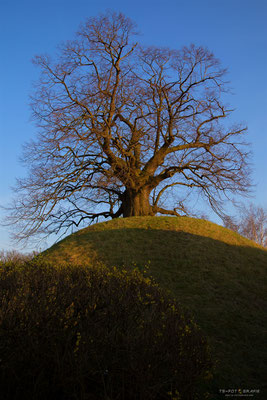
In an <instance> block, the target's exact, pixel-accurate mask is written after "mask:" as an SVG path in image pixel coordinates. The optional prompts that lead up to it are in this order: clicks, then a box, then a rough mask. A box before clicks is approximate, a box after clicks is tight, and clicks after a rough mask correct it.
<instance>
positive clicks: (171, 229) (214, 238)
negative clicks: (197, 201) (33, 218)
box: [44, 217, 267, 399]
mask: <svg viewBox="0 0 267 400" xmlns="http://www.w3.org/2000/svg"><path fill="white" fill-rule="evenodd" d="M44 256H45V257H46V258H47V259H49V260H53V261H57V262H60V263H62V262H63V263H64V262H67V263H69V262H73V263H78V264H79V263H84V262H86V263H94V261H96V260H102V261H104V262H105V263H106V264H107V265H110V266H111V265H116V266H121V265H127V266H131V265H136V266H137V267H139V268H140V269H141V270H142V269H144V268H146V267H147V266H148V267H149V272H150V274H151V275H152V276H153V277H155V278H156V280H157V281H158V282H159V283H160V284H161V286H162V287H164V288H166V289H168V290H169V291H170V292H171V293H172V294H174V296H175V297H176V298H177V299H178V300H179V301H180V302H181V304H182V305H184V306H185V307H187V308H188V309H189V310H190V311H192V313H193V315H194V316H195V319H196V322H197V323H198V324H199V325H200V326H201V327H202V329H203V330H204V332H205V334H206V335H207V337H208V339H209V342H210V344H211V347H212V350H213V354H214V356H215V358H216V360H218V366H217V373H216V374H215V379H214V382H213V388H212V390H213V393H214V398H222V397H223V396H222V395H221V396H217V394H218V391H219V389H220V388H221V389H223V388H225V389H227V388H236V389H239V388H241V389H242V388H243V389H247V388H248V389H258V388H260V390H261V394H260V395H255V396H254V398H257V399H261V398H262V399H265V398H267V397H266V394H264V388H263V387H262V386H263V385H264V383H265V379H266V376H267V374H266V372H267V371H266V364H265V363H266V353H265V352H264V350H265V347H264V339H265V337H264V334H265V332H266V309H267V307H266V306H267V299H266V266H267V251H266V249H264V248H262V247H261V246H258V245H256V244H255V243H254V242H251V241H250V240H248V239H245V238H243V237H242V236H240V235H238V234H236V233H234V232H232V231H230V230H228V229H226V228H223V227H221V226H218V225H216V224H213V223H211V222H208V221H205V220H198V219H194V218H187V217H183V218H172V217H132V218H125V219H116V220H112V221H108V222H104V223H100V224H95V225H92V226H90V227H88V228H85V229H82V230H80V231H78V232H76V233H74V234H72V235H70V236H68V237H67V238H65V239H63V240H62V241H61V242H59V243H57V244H55V245H54V246H52V247H51V248H50V249H49V250H47V251H46V252H45V253H44ZM146 269H147V268H146Z"/></svg>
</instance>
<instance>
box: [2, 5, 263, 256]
mask: <svg viewBox="0 0 267 400" xmlns="http://www.w3.org/2000/svg"><path fill="white" fill-rule="evenodd" d="M107 9H111V10H114V11H121V12H123V13H124V14H125V15H127V16H128V17H130V18H131V19H133V20H134V21H135V22H136V23H137V25H138V29H139V31H140V33H141V36H140V41H141V42H142V43H144V44H147V45H155V46H165V47H166V46H167V47H170V48H180V47H182V46H183V45H189V44H191V43H195V44H197V45H203V46H205V47H207V48H208V49H209V50H212V51H213V52H214V54H215V56H216V57H217V58H219V59H220V60H221V61H222V65H223V66H224V67H227V68H228V70H229V74H228V79H229V80H230V81H231V86H232V88H233V92H234V95H233V96H232V98H231V100H230V101H231V105H232V106H233V107H234V108H235V109H236V111H235V113H234V115H233V120H235V121H236V122H244V123H245V124H246V125H247V126H248V134H247V139H248V141H249V142H251V144H252V150H253V154H254V156H253V178H254V183H255V185H256V186H255V191H254V198H253V199H252V200H253V202H255V203H256V204H258V205H260V206H263V207H267V79H266V75H267V23H266V21H267V1H266V0H223V1H219V0H190V1H185V0H165V1H164V0H162V1H159V0H133V1H127V0H124V1H122V0H113V1H112V2H111V1H108V0H98V1H97V0H42V1H41V0H0V34H1V47H0V54H1V63H0V180H1V186H0V205H4V206H8V204H9V202H10V199H11V197H12V191H11V186H14V184H15V180H16V177H22V176H25V174H26V172H25V170H24V169H23V168H22V166H21V165H20V163H19V157H20V155H21V149H22V144H23V143H24V142H25V141H27V140H29V139H30V138H32V137H34V135H35V131H36V129H35V126H34V124H33V123H32V122H31V121H30V108H29V95H30V93H31V91H32V84H33V82H34V81H36V80H38V76H39V71H38V69H36V67H34V65H33V64H32V62H31V60H32V58H33V56H35V55H36V54H43V53H48V54H50V55H53V54H54V53H55V51H56V47H57V45H58V44H60V43H61V42H62V41H65V40H68V39H72V38H73V37H74V34H75V32H76V31H77V29H78V27H79V24H80V23H81V22H83V21H84V20H85V19H86V18H87V17H90V16H95V15H97V14H99V13H101V12H105V11H106V10H107ZM3 215H4V213H3V211H1V210H0V218H2V216H3ZM216 222H219V221H216ZM48 244H49V243H48ZM10 248H14V245H12V244H11V243H10V240H9V236H8V230H7V228H5V227H0V249H10Z"/></svg>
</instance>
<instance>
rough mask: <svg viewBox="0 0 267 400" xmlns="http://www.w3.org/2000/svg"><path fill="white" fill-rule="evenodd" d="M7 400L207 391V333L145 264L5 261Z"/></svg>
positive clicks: (0, 382)
mask: <svg viewBox="0 0 267 400" xmlns="http://www.w3.org/2000/svg"><path fill="white" fill-rule="evenodd" d="M0 339H1V340H0V359H1V362H0V386H1V396H2V397H1V399H3V400H18V399H19V400H24V399H25V400H26V399H27V400H37V399H38V400H42V399H48V398H49V399H52V400H60V399H62V400H63V399H64V400H75V399H79V400H89V399H90V400H104V399H105V400H137V399H138V400H156V399H157V400H160V399H162V400H164V399H169V400H178V399H179V400H192V399H203V398H204V397H205V398H206V393H205V382H206V380H207V379H208V378H209V377H210V376H211V367H212V361H211V357H210V353H209V349H208V346H207V343H206V339H205V338H204V336H203V334H202V333H201V331H200V330H199V328H198V327H197V326H196V324H195V323H194V321H192V319H191V317H190V316H189V315H188V314H187V313H185V312H184V311H183V310H182V309H181V307H180V305H179V304H178V303H177V302H176V301H175V300H174V299H173V298H172V297H170V296H169V295H166V293H165V292H164V291H163V290H162V289H160V288H159V287H158V285H156V284H155V283H154V282H153V281H151V279H149V278H148V277H144V276H143V275H142V274H141V273H140V272H139V271H138V270H132V271H131V270H130V271H129V270H128V271H127V270H119V269H116V268H112V269H110V268H107V267H104V266H102V265H98V266H97V267H96V266H95V267H92V266H91V267H89V266H87V267H86V266H78V267H77V266H65V267H59V266H57V265H47V264H45V263H43V262H42V261H41V262H39V260H38V258H37V260H35V261H32V262H27V263H24V264H20V265H19V264H16V263H15V264H14V263H6V264H2V265H1V264H0Z"/></svg>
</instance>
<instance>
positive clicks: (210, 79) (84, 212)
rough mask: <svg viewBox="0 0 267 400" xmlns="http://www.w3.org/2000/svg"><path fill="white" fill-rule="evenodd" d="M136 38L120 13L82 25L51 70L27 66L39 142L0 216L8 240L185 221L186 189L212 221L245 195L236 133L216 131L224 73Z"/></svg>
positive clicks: (212, 62) (220, 126)
mask: <svg viewBox="0 0 267 400" xmlns="http://www.w3.org/2000/svg"><path fill="white" fill-rule="evenodd" d="M135 29H136V28H135V25H134V23H133V22H132V21H131V20H130V19H129V18H127V17H125V16H124V15H123V14H120V13H107V14H105V15H100V16H98V17H96V18H89V19H88V20H87V21H86V22H85V23H84V24H83V25H82V26H81V27H80V30H79V31H78V33H77V36H76V38H75V39H74V40H72V41H68V42H66V43H65V44H63V45H61V47H60V48H59V54H58V55H57V57H56V60H55V61H53V60H52V59H51V58H50V57H49V56H47V55H43V56H37V57H35V59H34V62H35V63H36V64H37V65H38V66H39V67H40V69H41V76H40V79H39V81H38V83H37V84H36V88H35V92H34V93H33V95H32V102H31V107H32V111H33V117H34V119H35V121H36V124H37V127H38V136H37V137H36V139H35V140H33V141H31V142H30V143H28V144H26V145H25V152H24V156H23V159H24V161H25V163H26V164H27V166H28V167H29V174H28V177H27V178H23V179H19V180H18V182H17V186H16V188H15V191H16V198H15V200H14V204H13V206H12V210H11V213H10V217H9V218H10V220H11V221H12V223H14V222H15V223H17V224H19V225H20V229H19V230H18V232H17V237H18V238H19V239H20V238H22V239H23V238H27V237H30V236H32V235H34V234H50V233H55V232H56V233H57V232H59V231H61V230H62V229H63V230H66V229H68V228H70V227H71V226H78V225H79V224H80V223H82V222H85V223H88V222H89V221H92V220H95V219H96V218H98V217H101V216H102V217H105V218H109V217H111V218H116V217H120V216H122V217H129V216H139V215H156V214H158V213H161V214H167V215H177V216H179V215H184V214H186V213H187V206H186V199H187V192H186V191H185V189H188V191H189V192H194V193H195V192H196V193H200V194H201V195H203V196H204V197H205V198H206V199H207V201H208V202H209V204H210V206H211V207H212V208H213V209H214V210H215V211H216V212H217V213H222V208H221V206H222V203H221V202H222V200H223V198H225V196H226V197H227V196H229V195H232V194H240V193H245V192H246V190H247V188H248V187H249V169H248V151H247V148H246V147H245V145H246V144H245V142H244V141H243V136H244V133H245V132H246V127H245V126H242V125H240V124H235V125H230V123H229V122H228V123H227V124H226V123H224V121H227V117H229V116H230V114H231V113H232V110H231V109H230V108H229V107H228V106H227V105H225V104H224V102H223V99H222V98H223V93H224V92H225V91H227V83H226V82H225V74H226V70H225V69H223V68H222V67H221V64H220V62H219V61H218V60H217V59H216V58H215V57H214V55H213V54H212V53H211V52H210V51H208V50H207V49H205V48H203V47H197V46H194V45H191V46H190V47H183V48H182V49H181V50H171V49H169V48H158V47H154V46H151V47H146V46H143V45H141V44H140V43H138V42H137V41H136V40H137V35H136V32H135ZM171 194H175V196H172V195H171ZM171 200H173V204H170V203H171Z"/></svg>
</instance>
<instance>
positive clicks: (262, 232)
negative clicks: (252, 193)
mask: <svg viewBox="0 0 267 400" xmlns="http://www.w3.org/2000/svg"><path fill="white" fill-rule="evenodd" d="M224 225H225V227H226V228H229V229H232V230H233V231H236V232H238V233H240V234H241V235H243V236H245V237H247V238H248V239H250V240H254V241H255V242H256V243H258V244H260V245H262V246H265V247H267V211H266V210H265V209H264V208H263V207H259V206H256V205H255V204H252V203H250V204H249V205H248V206H245V205H243V206H241V207H240V211H239V215H238V217H236V218H233V217H230V216H227V217H226V218H225V219H224Z"/></svg>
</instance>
